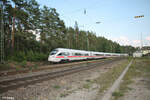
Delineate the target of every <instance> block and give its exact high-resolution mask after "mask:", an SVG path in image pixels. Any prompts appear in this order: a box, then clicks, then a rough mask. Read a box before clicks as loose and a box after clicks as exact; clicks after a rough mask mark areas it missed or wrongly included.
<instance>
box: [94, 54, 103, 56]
mask: <svg viewBox="0 0 150 100" xmlns="http://www.w3.org/2000/svg"><path fill="white" fill-rule="evenodd" d="M95 55H96V56H104V54H95Z"/></svg>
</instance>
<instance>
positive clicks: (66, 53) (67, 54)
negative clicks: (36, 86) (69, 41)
mask: <svg viewBox="0 0 150 100" xmlns="http://www.w3.org/2000/svg"><path fill="white" fill-rule="evenodd" d="M58 56H69V53H68V52H61V53H59V54H58Z"/></svg>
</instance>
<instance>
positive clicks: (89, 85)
mask: <svg viewBox="0 0 150 100" xmlns="http://www.w3.org/2000/svg"><path fill="white" fill-rule="evenodd" d="M90 87H91V84H89V83H86V84H84V85H83V88H85V89H90Z"/></svg>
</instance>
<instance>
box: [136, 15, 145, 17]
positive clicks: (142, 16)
mask: <svg viewBox="0 0 150 100" xmlns="http://www.w3.org/2000/svg"><path fill="white" fill-rule="evenodd" d="M142 17H144V15H140V16H134V18H142Z"/></svg>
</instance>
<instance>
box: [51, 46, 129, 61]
mask: <svg viewBox="0 0 150 100" xmlns="http://www.w3.org/2000/svg"><path fill="white" fill-rule="evenodd" d="M120 56H127V54H118V53H104V52H94V51H85V50H75V49H66V48H56V49H54V50H53V51H52V52H50V55H49V57H48V61H50V62H62V61H74V60H87V59H99V58H108V57H120Z"/></svg>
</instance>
